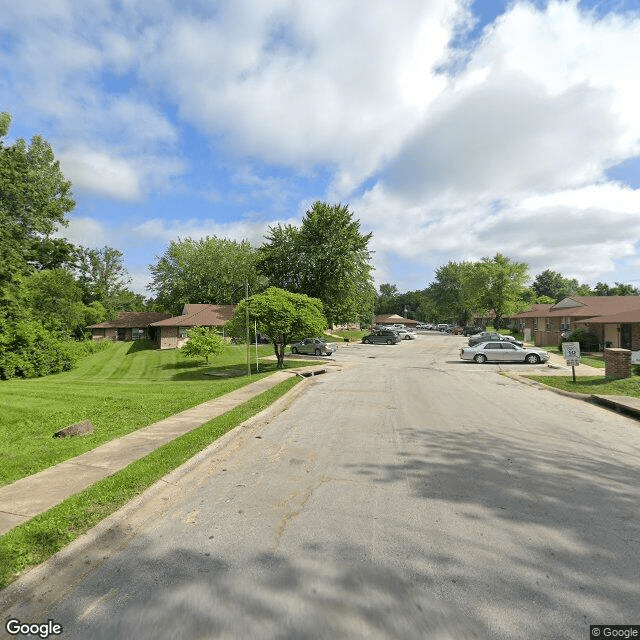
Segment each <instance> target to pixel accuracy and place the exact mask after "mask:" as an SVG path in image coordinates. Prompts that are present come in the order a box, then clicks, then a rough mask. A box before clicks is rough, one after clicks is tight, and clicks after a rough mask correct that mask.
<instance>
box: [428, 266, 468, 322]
mask: <svg viewBox="0 0 640 640" xmlns="http://www.w3.org/2000/svg"><path fill="white" fill-rule="evenodd" d="M479 270H480V267H479V264H478V263H476V262H469V261H463V262H455V261H453V260H451V261H449V262H447V264H445V265H442V266H440V267H438V268H437V269H436V272H435V276H436V277H435V280H434V281H433V282H432V283H431V284H430V285H429V287H428V288H427V290H426V296H427V298H428V303H427V304H426V305H424V306H423V309H422V313H423V314H425V315H426V318H427V319H434V318H435V319H438V320H440V321H445V320H446V321H455V322H457V323H459V324H461V325H465V324H467V323H468V322H469V321H470V320H471V317H472V313H473V312H474V311H475V310H476V309H477V307H478V305H479V303H480V291H479V289H478V287H479V284H478V282H479V280H480V274H479Z"/></svg>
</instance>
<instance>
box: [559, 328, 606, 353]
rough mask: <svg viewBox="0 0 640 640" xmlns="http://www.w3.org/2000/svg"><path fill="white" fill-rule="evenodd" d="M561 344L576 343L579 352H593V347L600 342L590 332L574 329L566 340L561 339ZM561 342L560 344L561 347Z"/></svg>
mask: <svg viewBox="0 0 640 640" xmlns="http://www.w3.org/2000/svg"><path fill="white" fill-rule="evenodd" d="M562 342H578V343H579V344H580V350H581V351H593V350H594V347H595V348H597V346H598V344H599V342H600V340H599V339H598V336H597V335H596V334H595V333H593V332H592V331H587V329H583V328H579V329H574V330H573V331H572V332H571V335H570V336H569V337H568V338H567V339H566V340H564V339H563V340H562ZM562 342H561V343H560V344H561V345H562ZM561 348H562V347H561Z"/></svg>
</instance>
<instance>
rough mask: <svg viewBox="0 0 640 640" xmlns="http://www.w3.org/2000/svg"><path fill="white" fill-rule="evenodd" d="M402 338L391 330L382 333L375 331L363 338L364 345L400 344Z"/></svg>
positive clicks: (383, 330) (384, 330)
mask: <svg viewBox="0 0 640 640" xmlns="http://www.w3.org/2000/svg"><path fill="white" fill-rule="evenodd" d="M400 340H401V338H400V336H399V335H398V334H397V333H396V332H395V331H391V330H390V329H381V330H380V331H374V332H373V333H370V334H369V335H367V336H364V338H362V342H363V343H364V344H398V342H400Z"/></svg>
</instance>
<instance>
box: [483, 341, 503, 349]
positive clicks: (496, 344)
mask: <svg viewBox="0 0 640 640" xmlns="http://www.w3.org/2000/svg"><path fill="white" fill-rule="evenodd" d="M484 348H485V349H500V343H499V342H488V343H487V344H486V345H485V347H484Z"/></svg>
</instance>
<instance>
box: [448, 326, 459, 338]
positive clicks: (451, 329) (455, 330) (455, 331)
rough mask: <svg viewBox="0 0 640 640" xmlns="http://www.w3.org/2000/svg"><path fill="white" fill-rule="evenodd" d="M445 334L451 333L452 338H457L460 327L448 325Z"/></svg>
mask: <svg viewBox="0 0 640 640" xmlns="http://www.w3.org/2000/svg"><path fill="white" fill-rule="evenodd" d="M447 333H452V334H453V335H454V336H459V335H461V334H462V327H459V326H458V325H457V324H450V325H449V327H448V328H447Z"/></svg>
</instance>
